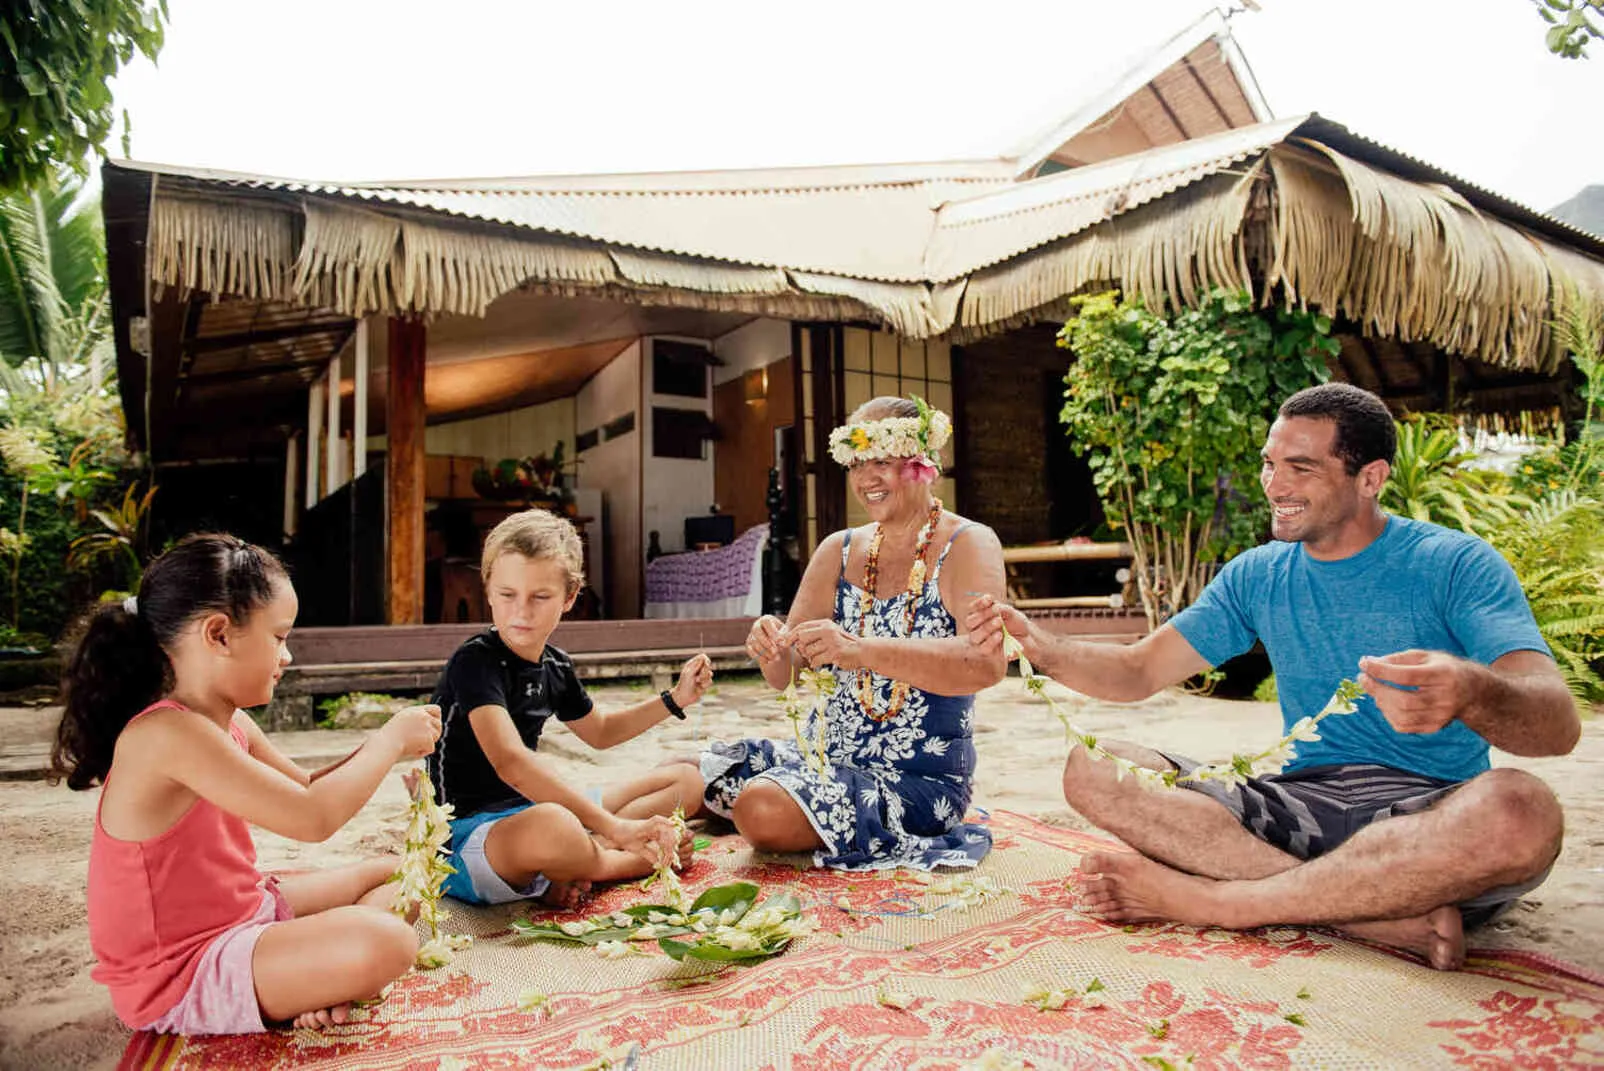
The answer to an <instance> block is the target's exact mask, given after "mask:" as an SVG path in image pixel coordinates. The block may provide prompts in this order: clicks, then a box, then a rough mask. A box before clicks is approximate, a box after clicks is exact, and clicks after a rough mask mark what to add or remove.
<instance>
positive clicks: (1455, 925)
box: [1338, 904, 1465, 971]
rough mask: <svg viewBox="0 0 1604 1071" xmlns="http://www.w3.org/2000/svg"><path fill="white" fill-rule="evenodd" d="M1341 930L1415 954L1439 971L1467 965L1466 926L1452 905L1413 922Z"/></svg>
mask: <svg viewBox="0 0 1604 1071" xmlns="http://www.w3.org/2000/svg"><path fill="white" fill-rule="evenodd" d="M1338 929H1339V930H1340V931H1341V932H1342V933H1348V934H1352V935H1353V936H1355V937H1363V938H1364V939H1365V940H1367V941H1376V942H1378V943H1380V944H1384V945H1392V946H1393V947H1394V948H1401V949H1403V950H1405V951H1406V952H1413V953H1414V954H1415V955H1417V956H1420V957H1421V958H1423V959H1424V960H1425V961H1426V962H1427V963H1429V964H1431V965H1432V966H1433V967H1435V968H1437V969H1438V970H1439V971H1457V970H1458V969H1459V968H1461V967H1463V966H1464V965H1465V924H1464V920H1463V919H1462V918H1461V917H1460V915H1459V908H1457V907H1455V906H1454V905H1453V904H1448V905H1446V906H1444V907H1439V908H1437V909H1436V910H1434V911H1428V912H1427V913H1426V914H1424V915H1416V916H1415V917H1414V918H1410V919H1385V920H1383V921H1380V922H1347V923H1343V924H1342V925H1341V926H1340V927H1338Z"/></svg>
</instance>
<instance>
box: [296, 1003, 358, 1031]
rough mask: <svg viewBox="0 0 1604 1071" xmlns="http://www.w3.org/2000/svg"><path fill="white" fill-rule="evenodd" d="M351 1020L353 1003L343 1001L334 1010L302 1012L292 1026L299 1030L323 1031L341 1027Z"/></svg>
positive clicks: (322, 1009) (320, 1009)
mask: <svg viewBox="0 0 1604 1071" xmlns="http://www.w3.org/2000/svg"><path fill="white" fill-rule="evenodd" d="M350 1018H351V1002H350V1001H343V1002H341V1003H339V1004H336V1005H335V1006H334V1007H332V1008H319V1009H317V1010H316V1011H309V1012H302V1013H301V1014H300V1015H297V1016H296V1017H295V1019H294V1021H293V1022H292V1023H291V1024H290V1025H292V1026H294V1027H295V1029H297V1030H322V1029H323V1028H324V1027H329V1026H340V1025H342V1024H344V1023H346V1022H348V1021H349V1020H350Z"/></svg>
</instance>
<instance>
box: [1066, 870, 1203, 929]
mask: <svg viewBox="0 0 1604 1071" xmlns="http://www.w3.org/2000/svg"><path fill="white" fill-rule="evenodd" d="M1078 869H1079V871H1080V874H1079V881H1078V883H1077V884H1078V889H1079V893H1080V904H1081V910H1083V911H1085V912H1086V913H1087V914H1088V915H1095V916H1096V917H1097V918H1100V919H1107V920H1108V921H1109V922H1181V923H1185V924H1186V925H1188V926H1221V925H1226V922H1225V920H1224V919H1223V918H1221V917H1220V916H1219V914H1218V913H1217V910H1216V907H1215V899H1216V898H1215V897H1214V895H1213V893H1214V891H1215V887H1216V886H1217V885H1218V884H1219V882H1217V881H1215V880H1214V879H1212V878H1200V877H1197V876H1195V875H1192V874H1183V873H1181V872H1180V871H1179V870H1174V869H1171V868H1170V867H1167V866H1165V865H1164V864H1163V863H1157V862H1154V861H1153V860H1151V859H1149V858H1147V857H1146V856H1144V855H1137V854H1136V853H1134V852H1088V853H1086V855H1084V856H1082V857H1081V861H1080V866H1079V868H1078Z"/></svg>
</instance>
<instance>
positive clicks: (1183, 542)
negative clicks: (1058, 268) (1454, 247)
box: [1059, 290, 1338, 627]
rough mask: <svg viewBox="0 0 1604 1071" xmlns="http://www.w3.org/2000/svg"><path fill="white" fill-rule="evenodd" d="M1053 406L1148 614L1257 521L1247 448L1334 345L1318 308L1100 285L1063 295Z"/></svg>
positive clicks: (1196, 582)
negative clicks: (1100, 289) (1059, 376)
mask: <svg viewBox="0 0 1604 1071" xmlns="http://www.w3.org/2000/svg"><path fill="white" fill-rule="evenodd" d="M1074 305H1075V307H1076V308H1077V310H1078V313H1079V314H1078V315H1077V316H1076V317H1075V318H1074V319H1072V320H1070V321H1069V322H1068V323H1066V324H1065V325H1064V329H1063V330H1062V331H1061V332H1060V333H1059V345H1060V346H1062V347H1064V348H1065V349H1068V350H1071V351H1072V352H1073V353H1074V355H1075V360H1074V363H1073V364H1071V365H1070V368H1069V372H1068V373H1067V374H1066V375H1065V377H1064V384H1065V391H1064V407H1063V410H1062V412H1061V413H1060V419H1061V420H1062V421H1063V423H1064V425H1065V428H1066V429H1067V431H1068V433H1069V437H1070V442H1071V447H1072V448H1073V449H1074V450H1075V451H1076V452H1077V453H1079V454H1083V455H1086V457H1087V464H1088V466H1089V467H1090V468H1091V472H1092V479H1093V482H1094V483H1095V485H1096V487H1097V492H1098V495H1099V497H1101V499H1102V501H1103V506H1104V510H1105V513H1106V515H1107V517H1108V518H1109V524H1110V525H1111V526H1113V527H1115V528H1116V529H1118V530H1120V531H1121V532H1122V534H1123V535H1124V536H1125V538H1127V539H1128V540H1130V542H1131V544H1132V546H1133V547H1134V548H1135V553H1134V565H1135V569H1134V572H1135V574H1136V577H1137V580H1138V588H1139V590H1140V592H1141V595H1142V603H1143V608H1144V609H1145V610H1146V611H1147V615H1148V620H1149V623H1150V624H1151V625H1152V626H1154V627H1157V626H1158V625H1159V624H1161V623H1163V622H1164V621H1166V620H1168V619H1169V618H1170V617H1172V616H1174V614H1176V613H1177V612H1179V611H1180V610H1182V609H1183V608H1185V607H1186V606H1188V605H1190V603H1191V602H1192V601H1193V600H1194V599H1195V598H1196V597H1197V595H1198V594H1199V593H1200V592H1201V591H1202V589H1203V587H1204V585H1205V584H1207V583H1208V580H1209V578H1210V577H1211V576H1212V575H1213V572H1214V569H1215V567H1216V566H1217V564H1218V563H1219V562H1222V561H1225V560H1227V559H1229V558H1231V557H1232V556H1234V555H1236V554H1237V553H1239V552H1241V551H1242V550H1245V549H1247V548H1248V547H1251V546H1253V545H1255V544H1256V543H1258V542H1259V540H1260V538H1261V536H1262V534H1263V532H1264V529H1265V526H1266V525H1267V523H1268V520H1269V512H1268V505H1267V504H1266V502H1265V501H1264V496H1263V495H1262V494H1261V493H1260V491H1259V487H1258V473H1259V464H1260V462H1259V451H1260V449H1261V448H1262V447H1263V445H1264V437H1265V434H1266V432H1267V431H1268V430H1269V426H1270V422H1271V421H1272V420H1273V419H1274V417H1275V411H1276V408H1277V407H1278V406H1279V405H1280V403H1281V401H1282V399H1284V398H1286V397H1287V396H1288V395H1290V394H1292V393H1294V392H1296V391H1298V390H1301V389H1303V388H1304V387H1308V386H1311V385H1313V384H1315V383H1320V382H1324V381H1325V380H1326V378H1327V377H1328V375H1329V373H1328V371H1327V369H1326V359H1327V357H1329V356H1334V355H1335V354H1336V352H1337V348H1338V344H1337V342H1336V340H1335V339H1333V338H1331V337H1330V332H1331V321H1330V320H1329V319H1328V318H1327V317H1325V316H1323V315H1319V314H1317V313H1310V312H1304V311H1298V310H1283V309H1258V308H1255V307H1254V304H1253V300H1252V298H1251V296H1250V295H1248V294H1245V293H1238V292H1233V291H1226V290H1216V291H1214V292H1212V293H1210V294H1208V295H1206V296H1205V298H1204V299H1203V301H1202V302H1201V303H1199V305H1198V306H1197V307H1195V308H1186V309H1180V310H1178V311H1175V312H1173V313H1171V314H1170V315H1168V316H1164V315H1159V314H1157V313H1155V312H1153V311H1151V310H1149V309H1148V308H1147V307H1146V306H1145V305H1143V304H1142V303H1141V302H1139V301H1126V300H1123V299H1121V298H1120V297H1119V295H1117V294H1116V293H1114V292H1112V291H1109V292H1105V293H1100V294H1091V295H1086V296H1083V297H1078V298H1075V299H1074Z"/></svg>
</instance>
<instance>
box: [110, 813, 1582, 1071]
mask: <svg viewBox="0 0 1604 1071" xmlns="http://www.w3.org/2000/svg"><path fill="white" fill-rule="evenodd" d="M990 820H991V824H992V829H993V832H994V835H995V837H996V849H995V850H994V851H993V853H992V854H991V856H990V857H989V858H988V859H987V860H986V861H985V863H984V864H983V865H982V866H981V867H980V869H979V871H978V872H976V874H975V875H959V876H958V881H959V883H960V884H959V885H958V887H957V888H951V887H944V886H943V885H940V884H938V885H937V886H935V887H934V888H932V887H928V886H925V885H922V884H920V883H919V882H917V881H915V880H914V879H913V878H912V877H911V876H910V875H908V874H906V873H905V872H895V871H893V872H886V873H881V874H868V875H865V874H846V873H840V872H833V871H816V870H810V869H804V868H801V867H800V866H797V865H793V863H794V862H795V861H794V860H790V859H776V858H775V857H762V858H756V857H754V856H753V854H752V853H751V852H750V851H749V850H748V849H747V848H746V846H745V844H744V842H742V841H741V840H740V839H738V838H736V837H734V836H725V837H720V838H716V839H715V840H714V842H713V845H712V847H710V848H708V849H707V850H705V851H704V852H702V853H701V854H700V855H699V856H698V857H697V861H696V863H695V865H694V866H693V867H692V868H691V870H690V872H689V873H688V874H687V875H686V880H685V885H686V888H687V890H688V891H690V892H691V894H692V895H694V894H695V892H696V891H697V890H700V889H702V888H705V887H707V886H709V885H716V884H722V883H724V882H728V881H732V880H736V879H742V880H749V881H757V882H759V883H760V884H761V885H762V886H763V889H764V892H765V893H769V892H774V891H778V890H780V889H782V888H788V889H791V890H792V891H794V892H795V893H796V894H797V895H798V896H800V897H801V898H802V900H803V901H804V903H805V904H807V905H808V908H807V911H808V915H809V917H810V918H811V919H812V920H813V921H814V922H815V923H816V924H817V925H818V928H819V932H818V933H817V934H816V935H815V936H812V937H808V938H805V939H802V940H800V941H798V942H796V943H795V944H794V945H793V946H792V947H791V949H789V950H788V951H786V952H785V953H783V954H782V955H779V956H777V957H775V958H773V959H771V960H768V961H766V962H762V963H758V964H756V965H754V966H747V967H735V968H730V969H726V970H723V971H716V970H714V969H713V968H712V965H710V964H698V965H695V966H692V965H691V964H690V963H689V962H687V963H685V964H676V963H674V962H673V961H672V960H670V959H668V958H667V957H666V956H664V955H662V954H661V953H659V952H658V951H657V949H656V947H655V945H648V946H647V947H649V948H650V954H647V955H631V956H627V957H624V958H621V959H613V960H604V959H602V958H600V957H599V956H598V955H597V954H596V953H595V951H594V950H592V949H589V948H582V947H578V946H570V945H560V946H559V945H556V944H552V943H548V942H540V943H528V942H523V941H519V940H515V939H514V938H513V937H512V936H511V931H510V930H509V929H508V923H509V922H510V921H511V920H512V919H513V918H516V917H518V914H519V913H520V912H523V911H526V910H528V908H527V907H526V906H509V907H505V908H494V909H483V910H469V909H465V908H457V909H455V911H454V912H453V915H452V919H451V922H450V925H451V927H452V928H453V929H454V930H458V931H464V930H465V931H467V932H471V933H473V934H474V935H475V937H476V939H477V940H476V943H475V945H474V946H473V947H472V948H471V949H469V950H467V951H466V952H464V953H462V954H460V955H459V957H458V958H457V960H456V962H454V963H452V964H451V965H449V966H447V967H444V968H441V969H439V970H436V971H430V972H423V973H413V974H410V975H408V976H407V977H406V978H404V979H402V980H401V981H400V982H399V983H397V984H396V985H395V986H394V987H392V989H391V990H390V992H389V994H388V996H387V997H386V999H385V1000H384V1001H383V1002H382V1003H380V1004H378V1005H376V1006H374V1007H372V1008H370V1009H367V1010H366V1012H365V1013H364V1018H363V1019H362V1021H360V1022H356V1023H352V1024H349V1025H347V1026H345V1027H342V1028H339V1029H336V1030H330V1031H325V1032H322V1033H315V1032H312V1031H296V1032H289V1031H275V1032H271V1033H268V1034H266V1035H257V1036H253V1037H238V1038H203V1039H183V1038H172V1037H158V1036H152V1035H139V1036H136V1037H135V1039H134V1040H133V1041H132V1042H131V1043H130V1045H129V1047H128V1050H127V1053H126V1054H125V1056H124V1058H123V1062H122V1065H121V1066H122V1067H123V1068H141V1069H145V1068H149V1069H157V1068H161V1069H175V1071H176V1069H183V1068H203V1067H204V1068H218V1067H229V1068H279V1067H283V1068H290V1067H294V1068H351V1069H356V1068H363V1069H367V1068H409V1069H430V1071H447V1069H453V1068H461V1069H491V1068H535V1067H557V1068H583V1067H597V1068H601V1067H611V1068H614V1069H620V1068H626V1067H633V1068H639V1069H640V1071H659V1069H669V1068H676V1069H688V1071H722V1069H726V1068H729V1069H748V1068H775V1069H779V1068H796V1069H823V1068H888V1069H890V1068H898V1069H900V1068H929V1069H937V1068H945V1069H957V1068H963V1067H968V1066H976V1067H999V1068H1000V1067H1029V1068H1038V1069H1047V1068H1109V1067H1132V1068H1151V1067H1160V1068H1162V1067H1176V1068H1180V1067H1193V1068H1207V1067H1215V1068H1227V1067H1251V1068H1279V1067H1337V1068H1360V1067H1365V1068H1369V1067H1389V1068H1391V1067H1444V1066H1468V1067H1475V1068H1496V1067H1519V1068H1562V1067H1598V1066H1601V1065H1604V978H1597V977H1591V976H1589V975H1588V974H1587V972H1585V971H1582V970H1580V969H1574V968H1570V967H1567V966H1566V965H1564V964H1561V963H1558V962H1555V961H1552V960H1548V959H1546V958H1543V957H1539V956H1535V955H1530V954H1525V953H1519V952H1496V953H1493V952H1473V953H1472V956H1471V962H1470V966H1469V968H1468V969H1467V970H1465V971H1461V972H1457V973H1452V974H1441V973H1438V972H1434V971H1431V970H1429V969H1427V968H1425V967H1423V966H1419V965H1417V964H1415V963H1413V962H1410V961H1407V960H1405V959H1403V958H1400V957H1398V956H1394V955H1390V954H1387V953H1385V952H1381V951H1377V950H1375V949H1372V948H1369V947H1365V946H1363V945H1359V944H1354V943H1351V942H1347V941H1342V940H1339V939H1337V938H1335V937H1333V936H1331V935H1329V934H1326V933H1324V932H1320V931H1314V930H1302V929H1295V928H1274V929H1266V930H1260V931H1255V932H1251V933H1230V932H1225V931H1220V930H1204V931H1199V930H1194V929H1191V928H1189V927H1184V926H1123V927H1122V926H1116V925H1110V924H1107V923H1103V922H1099V921H1097V920H1095V919H1091V918H1088V917H1087V916H1085V915H1081V914H1079V913H1077V912H1076V911H1075V910H1074V908H1073V905H1072V899H1071V896H1070V893H1069V892H1068V891H1067V890H1066V888H1065V879H1066V877H1067V875H1069V874H1070V872H1071V871H1072V870H1073V868H1074V865H1075V862H1076V860H1077V859H1078V857H1079V856H1080V854H1081V853H1082V852H1084V851H1087V850H1089V849H1091V848H1094V847H1106V842H1103V841H1100V840H1098V839H1096V838H1093V837H1089V836H1085V835H1083V834H1080V833H1074V832H1070V831H1066V830H1061V829H1055V828H1052V827H1050V826H1046V825H1042V824H1041V823H1039V822H1035V821H1033V820H1031V819H1029V818H1024V817H1021V816H1018V815H1013V814H1007V813H998V814H995V815H992V816H991V819H990ZM966 876H968V877H978V878H983V879H984V878H989V879H991V881H992V882H995V883H996V885H998V886H1001V887H1005V888H1006V889H1008V890H1010V891H1009V892H1007V893H1005V894H1004V895H1001V896H996V897H989V898H988V897H977V896H975V895H973V894H974V893H975V892H976V891H977V886H976V884H975V883H974V882H970V883H968V884H963V883H962V879H963V878H964V877H966ZM979 884H980V885H981V886H984V885H986V884H989V883H986V882H984V881H982V882H980V883H979ZM936 889H941V890H943V891H935V890H936ZM966 891H967V892H968V893H969V894H970V895H969V896H968V897H967V900H968V901H970V902H968V903H966V902H965V899H966V898H965V896H964V895H963V894H964V893H965V892H966ZM641 899H642V894H641V893H640V892H639V891H638V890H637V889H635V888H634V887H632V886H625V887H622V888H618V889H613V890H611V891H609V892H607V893H606V894H605V895H602V896H600V897H598V898H596V899H594V900H592V901H591V902H590V903H588V904H586V905H585V908H584V910H585V912H586V913H587V914H589V913H596V912H602V911H612V910H616V909H618V908H621V907H626V906H628V905H629V904H631V903H637V902H640V901H641ZM548 917H549V916H548ZM529 990H534V991H537V992H539V993H542V994H545V995H546V996H547V997H548V998H549V1000H548V1001H547V1003H546V1005H545V1006H544V1007H542V1008H540V1009H537V1010H535V1011H533V1012H524V1011H520V1010H519V1004H518V1002H519V996H520V994H523V993H525V992H526V991H529ZM1033 990H1035V991H1051V992H1050V999H1049V1000H1047V1001H1044V1002H1042V1003H1046V1004H1049V1005H1050V1007H1049V1008H1048V1010H1039V1008H1038V1007H1037V1006H1035V1005H1032V1004H1028V1003H1026V1000H1025V997H1026V995H1027V993H1030V992H1031V991H1033ZM893 1005H904V1006H902V1007H896V1006H893Z"/></svg>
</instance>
